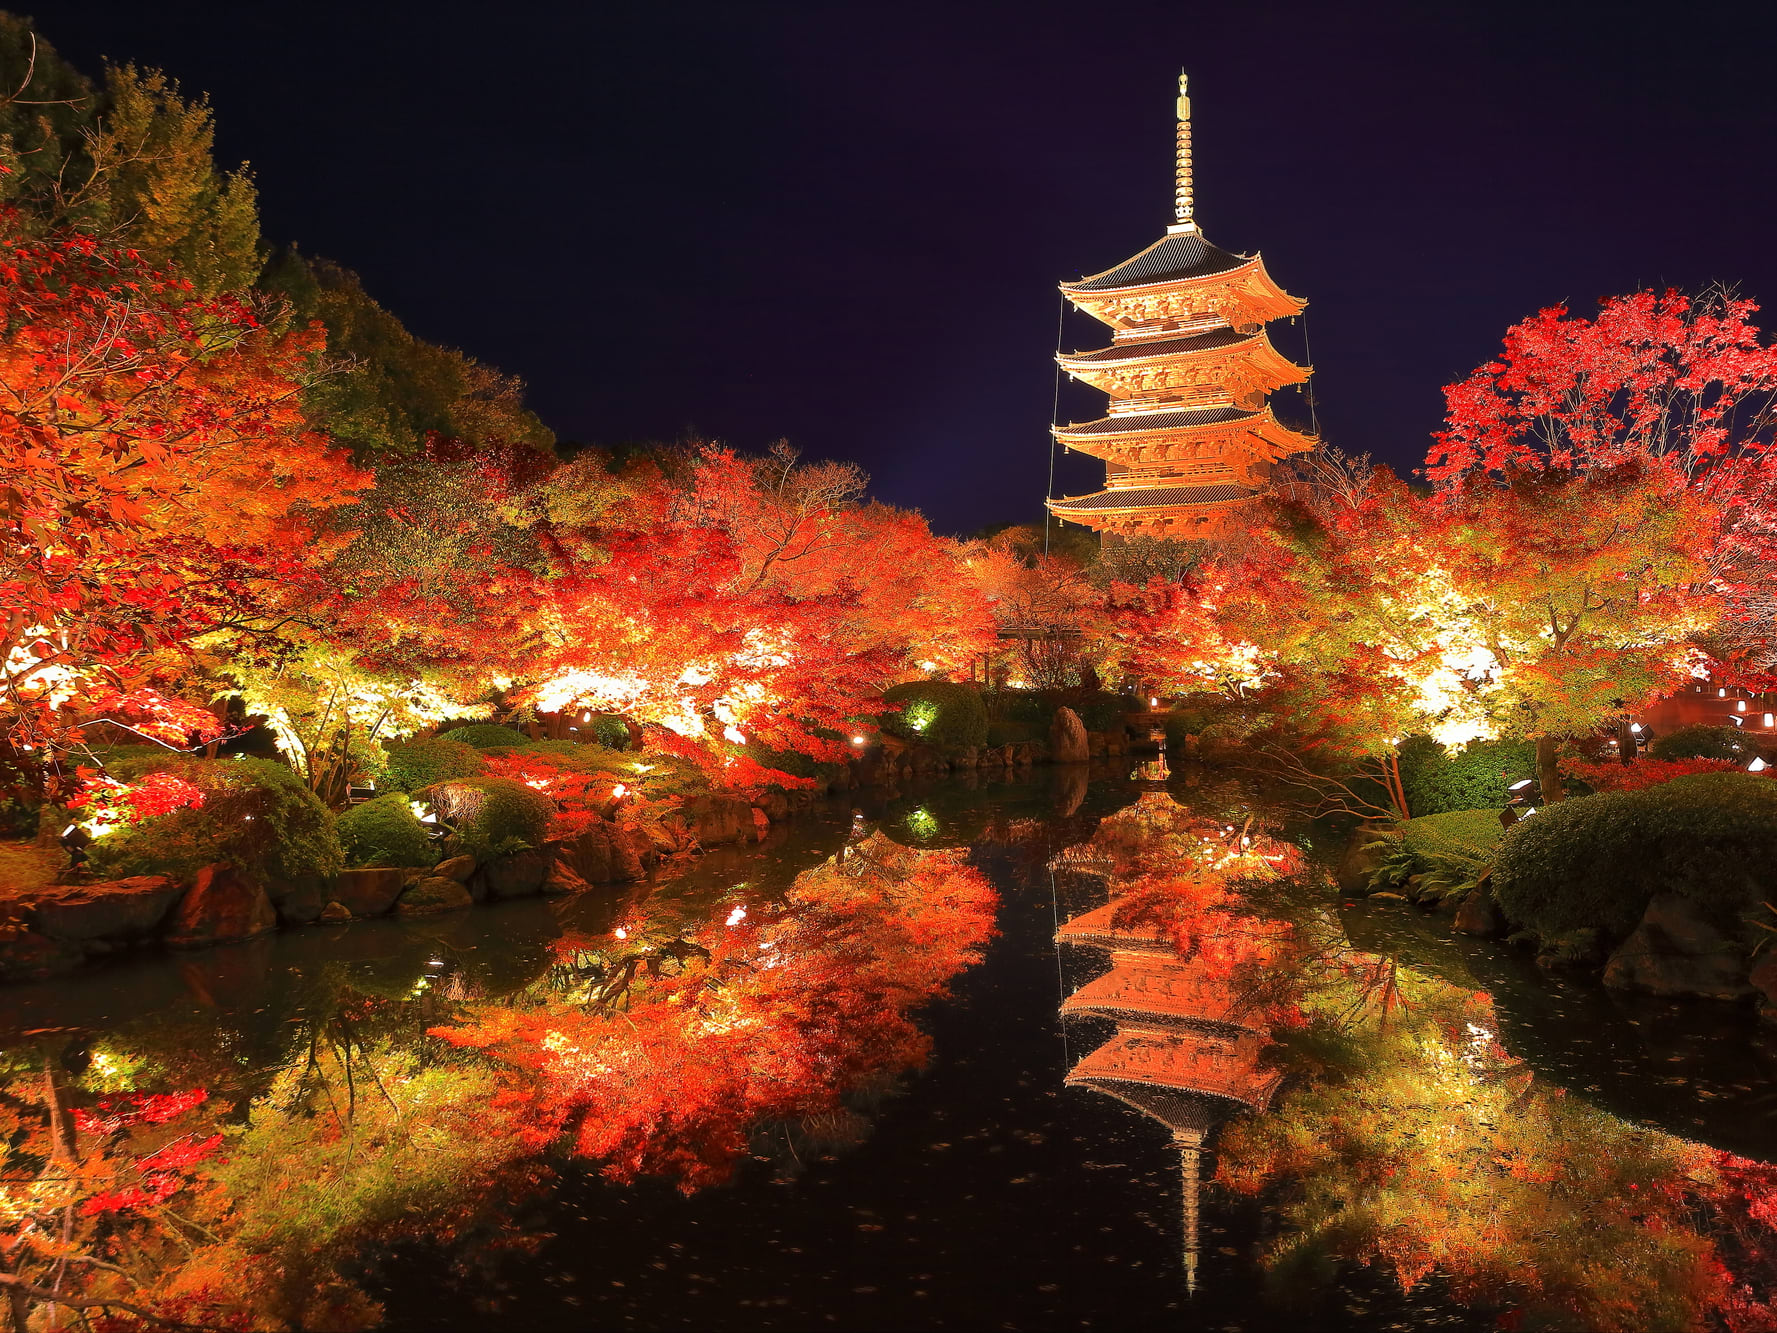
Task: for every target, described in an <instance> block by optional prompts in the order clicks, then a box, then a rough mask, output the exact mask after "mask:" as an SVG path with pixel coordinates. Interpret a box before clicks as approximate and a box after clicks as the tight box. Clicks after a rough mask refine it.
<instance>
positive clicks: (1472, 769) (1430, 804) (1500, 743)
mask: <svg viewBox="0 0 1777 1333" xmlns="http://www.w3.org/2000/svg"><path fill="white" fill-rule="evenodd" d="M1400 760H1401V786H1402V787H1403V788H1405V789H1406V793H1407V808H1408V809H1409V810H1411V811H1412V812H1413V814H1414V816H1415V817H1418V816H1420V815H1439V814H1444V813H1446V812H1447V811H1453V810H1480V809H1483V808H1485V807H1488V806H1491V807H1493V808H1494V809H1495V810H1497V809H1498V808H1499V807H1500V806H1502V805H1504V804H1505V803H1506V801H1507V800H1508V799H1510V798H1509V797H1508V796H1507V794H1506V789H1507V788H1508V787H1510V786H1511V784H1512V783H1514V782H1517V781H1518V780H1519V779H1521V778H1528V777H1534V776H1535V775H1536V742H1535V741H1529V740H1497V741H1471V742H1469V744H1468V745H1466V746H1464V747H1463V748H1462V749H1460V750H1446V749H1445V748H1444V747H1443V746H1442V745H1440V744H1438V742H1436V741H1434V740H1433V739H1432V738H1431V737H1430V736H1409V737H1407V739H1406V740H1404V741H1402V742H1401V746H1400Z"/></svg>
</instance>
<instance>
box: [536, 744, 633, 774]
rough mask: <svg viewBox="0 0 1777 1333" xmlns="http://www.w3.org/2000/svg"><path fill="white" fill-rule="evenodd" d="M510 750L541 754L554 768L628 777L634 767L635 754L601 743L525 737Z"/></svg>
mask: <svg viewBox="0 0 1777 1333" xmlns="http://www.w3.org/2000/svg"><path fill="white" fill-rule="evenodd" d="M512 753H513V754H535V755H542V756H543V757H544V758H546V759H547V760H549V762H550V763H552V764H554V765H555V766H556V767H557V768H565V769H568V770H569V771H570V772H574V773H611V774H622V775H623V776H624V777H625V778H628V777H631V776H632V775H633V774H634V773H635V769H636V756H635V755H629V754H620V753H618V752H617V751H616V750H607V749H606V748H605V747H604V746H602V745H582V744H580V742H578V741H527V742H526V743H525V744H523V745H521V746H519V747H518V748H517V749H516V750H514V751H512Z"/></svg>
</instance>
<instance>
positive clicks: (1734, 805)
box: [1493, 773, 1777, 939]
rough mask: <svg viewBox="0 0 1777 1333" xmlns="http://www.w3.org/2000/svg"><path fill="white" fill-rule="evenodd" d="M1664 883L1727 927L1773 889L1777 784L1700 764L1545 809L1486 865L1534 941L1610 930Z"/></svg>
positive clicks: (1619, 929)
mask: <svg viewBox="0 0 1777 1333" xmlns="http://www.w3.org/2000/svg"><path fill="white" fill-rule="evenodd" d="M1662 891H1671V892H1676V893H1682V894H1684V895H1685V896H1686V897H1688V898H1690V899H1692V900H1693V901H1694V902H1696V903H1698V904H1699V905H1700V906H1701V907H1703V908H1704V909H1705V910H1706V911H1707V912H1708V914H1709V915H1710V916H1711V917H1713V918H1714V919H1715V920H1716V921H1717V922H1718V923H1719V924H1720V925H1722V926H1723V927H1725V928H1730V929H1735V930H1738V929H1740V928H1741V927H1742V924H1743V918H1744V916H1745V915H1746V914H1747V913H1748V912H1750V911H1751V910H1752V909H1754V908H1756V907H1757V906H1758V904H1760V903H1761V902H1765V901H1769V900H1771V899H1772V898H1773V897H1774V896H1777V782H1772V781H1771V780H1770V779H1769V778H1760V777H1754V776H1753V775H1751V774H1747V773H1700V774H1696V775H1694V776H1692V777H1684V778H1675V779H1673V780H1672V781H1671V782H1666V783H1661V784H1660V785H1659V786H1657V787H1649V788H1647V789H1646V790H1644V791H1634V792H1603V793H1600V794H1599V795H1597V796H1583V797H1580V798H1578V799H1576V800H1571V801H1563V802H1560V803H1558V804H1555V805H1551V806H1545V807H1544V808H1543V809H1542V810H1540V811H1538V812H1537V814H1535V815H1534V816H1532V817H1531V818H1529V819H1526V820H1524V821H1522V822H1520V823H1519V824H1517V825H1515V826H1514V827H1513V828H1512V829H1510V830H1509V831H1508V832H1507V833H1506V836H1505V837H1504V838H1503V839H1502V840H1501V842H1500V848H1499V854H1498V856H1497V857H1496V858H1495V860H1494V863H1493V893H1494V897H1495V899H1497V901H1498V902H1499V905H1500V907H1501V909H1502V910H1503V911H1504V912H1505V914H1506V916H1507V917H1508V918H1510V919H1511V920H1512V921H1513V922H1515V923H1517V924H1518V925H1521V926H1526V927H1528V928H1529V929H1531V930H1533V931H1535V932H1536V933H1537V934H1538V935H1540V936H1541V937H1542V938H1544V939H1554V938H1555V937H1557V936H1560V935H1565V934H1568V933H1570V932H1572V931H1575V930H1582V929H1586V928H1588V927H1590V928H1595V929H1598V930H1601V931H1603V932H1604V933H1605V934H1606V935H1607V936H1610V937H1612V938H1616V939H1620V938H1622V937H1623V936H1625V935H1627V934H1628V933H1629V932H1630V931H1631V930H1633V929H1634V928H1635V924H1636V922H1638V921H1639V920H1640V919H1641V914H1642V913H1643V912H1644V911H1645V910H1646V908H1647V903H1648V899H1649V898H1651V897H1653V895H1654V894H1656V893H1659V892H1662Z"/></svg>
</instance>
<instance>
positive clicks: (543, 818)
mask: <svg viewBox="0 0 1777 1333" xmlns="http://www.w3.org/2000/svg"><path fill="white" fill-rule="evenodd" d="M417 795H418V796H419V798H420V800H422V801H426V802H429V803H430V804H431V806H432V808H433V809H434V810H436V811H437V812H438V817H439V818H440V819H442V820H444V821H445V822H446V823H447V824H449V825H450V826H451V827H452V828H453V829H455V830H456V844H457V846H458V847H459V848H460V849H461V850H463V851H465V852H468V853H469V854H470V855H471V856H473V857H475V858H476V859H477V860H483V861H485V860H488V859H489V858H491V857H495V856H504V855H506V854H507V853H508V852H516V851H521V850H523V849H524V848H526V847H541V846H542V845H543V841H544V839H545V838H547V837H548V836H549V826H550V824H551V823H553V822H554V820H555V802H554V801H552V800H550V799H549V798H548V797H547V796H544V795H543V794H542V793H541V792H538V791H533V790H532V789H531V788H529V787H527V786H525V785H524V783H522V782H516V781H514V780H513V779H511V778H452V779H451V780H450V781H448V782H440V783H437V784H435V785H433V786H430V787H427V788H426V789H425V790H423V791H421V792H419V793H417Z"/></svg>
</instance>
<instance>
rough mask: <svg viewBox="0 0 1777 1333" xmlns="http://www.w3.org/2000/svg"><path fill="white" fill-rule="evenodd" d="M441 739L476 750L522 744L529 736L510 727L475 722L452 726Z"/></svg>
mask: <svg viewBox="0 0 1777 1333" xmlns="http://www.w3.org/2000/svg"><path fill="white" fill-rule="evenodd" d="M441 739H444V740H452V741H458V742H460V743H461V744H463V745H472V746H474V747H475V748H476V749H477V750H492V749H496V748H498V747H499V746H502V745H523V744H524V743H525V742H526V741H527V740H529V739H530V738H529V737H528V736H526V735H525V734H524V733H523V732H522V731H518V730H516V729H514V728H512V727H500V726H495V725H494V724H493V723H491V722H476V723H473V724H471V725H469V726H467V727H452V728H451V729H450V730H449V731H447V732H445V733H444V735H443V737H442V738H441Z"/></svg>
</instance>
